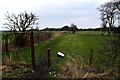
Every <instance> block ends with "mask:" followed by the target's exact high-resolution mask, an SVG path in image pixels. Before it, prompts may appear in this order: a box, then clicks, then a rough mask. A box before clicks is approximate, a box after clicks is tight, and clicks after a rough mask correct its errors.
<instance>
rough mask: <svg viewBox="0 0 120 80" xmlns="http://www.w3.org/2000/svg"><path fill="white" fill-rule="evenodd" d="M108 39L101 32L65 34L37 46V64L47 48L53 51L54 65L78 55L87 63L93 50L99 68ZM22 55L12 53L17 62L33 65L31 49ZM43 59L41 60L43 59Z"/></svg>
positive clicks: (25, 50)
mask: <svg viewBox="0 0 120 80" xmlns="http://www.w3.org/2000/svg"><path fill="white" fill-rule="evenodd" d="M107 38H108V36H101V32H89V31H84V32H77V33H76V34H71V33H70V34H69V33H65V34H63V35H61V36H59V37H56V38H54V39H53V40H50V41H45V42H40V43H39V44H38V45H37V46H35V56H36V58H35V59H36V63H38V62H39V58H40V56H42V57H43V56H44V57H46V54H47V48H48V47H49V48H50V49H51V59H52V64H53V65H54V64H56V63H58V61H60V60H61V61H64V60H65V59H66V56H67V55H70V56H71V55H72V54H76V55H79V56H81V57H83V59H84V61H85V63H87V62H88V58H89V53H90V50H91V49H93V57H94V63H96V62H95V61H97V63H98V64H96V65H97V66H99V61H100V59H101V58H102V56H101V55H100V51H101V50H102V49H103V43H104V42H105V40H106V39H107ZM58 51H60V52H63V53H64V54H65V58H64V59H59V58H58V57H57V52H58ZM19 53H20V54H16V55H15V54H14V53H12V55H11V56H12V57H13V58H14V59H15V60H26V61H27V62H28V63H31V54H30V48H24V49H21V52H19ZM42 57H41V58H42Z"/></svg>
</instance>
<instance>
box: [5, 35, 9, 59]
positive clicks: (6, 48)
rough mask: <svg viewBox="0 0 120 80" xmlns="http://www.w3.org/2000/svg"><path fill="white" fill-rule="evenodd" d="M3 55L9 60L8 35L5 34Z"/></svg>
mask: <svg viewBox="0 0 120 80" xmlns="http://www.w3.org/2000/svg"><path fill="white" fill-rule="evenodd" d="M5 53H6V56H8V57H9V59H10V54H9V50H8V34H6V37H5Z"/></svg>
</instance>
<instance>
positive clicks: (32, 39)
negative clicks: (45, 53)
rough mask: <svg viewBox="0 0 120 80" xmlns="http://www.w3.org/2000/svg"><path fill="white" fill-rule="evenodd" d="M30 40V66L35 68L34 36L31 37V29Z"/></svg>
mask: <svg viewBox="0 0 120 80" xmlns="http://www.w3.org/2000/svg"><path fill="white" fill-rule="evenodd" d="M30 41H31V54H32V66H33V68H35V54H34V38H33V31H32V32H31V34H30Z"/></svg>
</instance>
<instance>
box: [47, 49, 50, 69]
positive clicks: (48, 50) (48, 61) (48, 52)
mask: <svg viewBox="0 0 120 80" xmlns="http://www.w3.org/2000/svg"><path fill="white" fill-rule="evenodd" d="M47 63H48V68H50V48H48V49H47Z"/></svg>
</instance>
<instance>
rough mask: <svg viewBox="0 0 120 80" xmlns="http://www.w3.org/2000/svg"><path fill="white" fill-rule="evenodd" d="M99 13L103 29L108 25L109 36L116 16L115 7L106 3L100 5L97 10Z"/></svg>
mask: <svg viewBox="0 0 120 80" xmlns="http://www.w3.org/2000/svg"><path fill="white" fill-rule="evenodd" d="M98 9H99V11H100V13H101V17H100V19H101V21H102V26H103V28H106V27H107V25H108V30H107V31H108V34H109V35H110V34H111V31H112V30H113V28H114V27H115V20H116V15H117V9H116V7H115V5H114V4H113V3H112V2H107V3H105V4H103V5H101V6H100V7H99V8H98Z"/></svg>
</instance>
